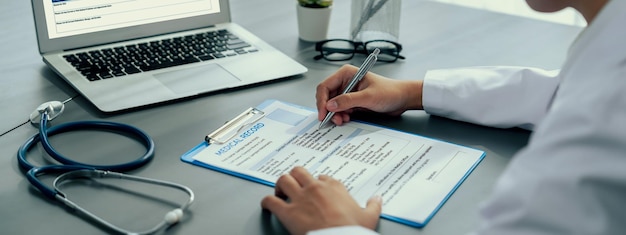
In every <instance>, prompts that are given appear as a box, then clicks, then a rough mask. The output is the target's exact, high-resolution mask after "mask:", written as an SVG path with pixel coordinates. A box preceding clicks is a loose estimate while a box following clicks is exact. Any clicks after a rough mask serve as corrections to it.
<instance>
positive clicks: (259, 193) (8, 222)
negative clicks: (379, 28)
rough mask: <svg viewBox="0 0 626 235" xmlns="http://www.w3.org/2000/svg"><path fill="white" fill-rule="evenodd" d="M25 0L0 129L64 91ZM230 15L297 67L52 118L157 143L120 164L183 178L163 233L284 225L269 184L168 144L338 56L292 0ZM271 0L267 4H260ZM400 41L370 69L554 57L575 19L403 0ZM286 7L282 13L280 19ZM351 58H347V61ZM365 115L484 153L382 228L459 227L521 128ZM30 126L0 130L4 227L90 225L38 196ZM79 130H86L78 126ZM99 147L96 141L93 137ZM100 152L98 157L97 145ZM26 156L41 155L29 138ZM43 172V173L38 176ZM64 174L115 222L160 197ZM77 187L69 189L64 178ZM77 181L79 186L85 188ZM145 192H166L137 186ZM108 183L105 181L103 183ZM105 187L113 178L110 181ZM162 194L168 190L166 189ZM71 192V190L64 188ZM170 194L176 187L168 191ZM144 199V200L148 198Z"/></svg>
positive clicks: (131, 217)
mask: <svg viewBox="0 0 626 235" xmlns="http://www.w3.org/2000/svg"><path fill="white" fill-rule="evenodd" d="M29 2H30V1H8V2H6V3H4V4H3V7H2V9H1V10H0V26H1V28H3V29H5V30H4V32H5V33H4V34H3V36H2V37H1V38H0V47H1V48H2V50H1V51H2V53H3V54H4V56H2V57H0V79H1V80H2V82H1V84H2V85H1V86H0V110H3V111H2V122H0V132H5V131H7V130H9V129H11V128H13V127H15V126H17V125H19V124H21V123H23V122H25V121H26V120H27V117H28V115H29V114H30V112H31V111H32V110H33V109H34V108H35V107H37V106H38V105H39V104H41V103H43V102H46V101H49V100H65V99H66V98H68V97H72V96H75V95H76V92H75V91H74V90H72V89H71V88H70V87H69V86H68V85H67V84H65V83H64V82H63V81H62V80H61V79H60V78H59V77H57V76H56V75H55V74H54V73H53V72H52V71H51V70H50V69H48V68H47V67H46V66H45V65H44V63H43V62H42V61H41V58H40V57H39V55H38V52H37V44H36V39H35V35H34V32H33V31H34V30H33V28H34V27H33V20H32V12H31V9H30V5H29V4H30V3H29ZM349 2H350V1H335V5H334V6H333V13H332V18H331V24H332V25H331V28H330V32H329V36H330V37H332V38H346V37H347V35H348V34H347V31H348V27H349V11H350V10H349V9H350V6H349ZM232 11H233V20H234V21H235V22H237V23H239V24H241V25H242V26H244V27H245V28H247V29H249V30H250V31H252V32H253V33H255V34H257V35H258V36H259V37H261V38H262V39H265V40H266V41H267V42H269V43H270V44H272V45H274V46H275V47H277V48H278V49H279V50H281V51H283V52H285V53H286V54H287V55H289V56H291V57H293V58H294V59H296V60H297V61H299V62H300V63H302V64H303V65H305V66H306V67H308V68H309V72H307V73H306V74H303V75H302V76H297V77H294V78H290V79H285V80H281V81H278V82H274V83H270V84H265V85H262V86H255V87H250V88H246V89H239V90H234V91H228V92H221V93H217V94H212V95H206V96H200V97H197V98H194V99H188V100H184V101H180V102H176V103H173V104H168V105H161V106H157V107H152V108H149V109H142V110H135V111H132V112H126V113H121V114H116V115H107V114H103V113H100V112H98V111H97V110H96V109H95V108H94V107H93V106H92V105H91V104H90V103H88V102H87V101H86V100H85V99H84V98H82V97H78V98H76V99H74V100H73V101H72V102H69V103H68V104H67V107H66V112H65V114H64V115H61V117H59V118H58V119H56V120H55V121H54V123H63V122H68V121H77V120H91V119H104V120H108V121H115V122H122V123H127V124H131V125H134V126H137V127H139V128H141V129H143V130H145V131H146V132H147V133H148V134H149V135H151V136H152V137H153V138H154V140H155V142H156V146H157V150H156V156H155V159H154V160H153V161H152V162H151V163H149V165H148V166H147V167H143V168H142V169H139V170H136V171H134V172H132V174H135V175H139V176H145V177H153V178H158V179H162V180H168V181H174V182H178V183H182V184H185V185H187V186H189V187H191V188H192V189H193V190H194V191H195V193H196V201H195V203H194V204H193V205H192V207H191V211H190V212H189V213H188V214H187V215H188V216H187V217H186V218H185V220H184V221H183V222H182V224H179V225H177V226H174V227H172V228H170V229H169V230H168V231H167V232H168V233H176V234H200V233H210V234H280V233H285V230H284V229H283V228H282V227H281V225H280V224H279V223H278V222H276V220H275V219H274V218H273V217H272V216H269V215H267V214H265V213H263V212H262V210H261V207H260V204H259V202H260V200H261V198H263V197H264V196H265V195H268V194H272V193H273V191H274V190H273V189H272V188H270V187H267V186H263V185H260V184H256V183H252V182H249V181H245V180H242V179H239V178H235V177H232V176H228V175H225V174H221V173H217V172H214V171H211V170H207V169H204V168H200V167H197V166H192V165H190V164H187V163H183V162H181V161H180V159H179V158H180V156H181V155H182V154H183V153H184V152H186V151H187V150H189V149H190V148H192V147H193V146H195V145H196V144H198V143H199V142H200V141H201V140H202V138H203V136H204V135H206V134H207V132H209V131H210V130H213V129H215V128H217V127H218V126H219V125H220V124H221V123H223V122H225V121H226V120H228V119H229V118H231V117H234V116H235V115H236V114H238V113H240V112H241V111H242V110H244V109H246V108H247V107H250V106H255V105H257V104H258V103H260V102H261V101H262V100H265V99H279V100H284V101H288V102H292V103H296V104H300V105H304V106H310V107H314V105H315V101H314V94H315V89H314V88H315V86H316V85H317V84H318V83H319V82H320V81H321V80H322V79H324V78H325V77H326V76H328V75H329V74H331V73H332V72H333V71H335V70H336V69H337V68H338V67H339V66H340V64H337V63H329V62H325V61H314V60H313V59H312V58H313V57H314V56H315V55H316V53H315V51H314V49H313V44H312V43H307V42H302V41H300V40H298V38H297V28H296V25H297V23H296V18H295V17H296V15H295V14H296V11H295V2H292V1H288V0H281V1H243V0H233V1H232ZM269 12H271V13H269ZM401 14H402V15H401V30H400V42H401V43H402V44H403V46H404V51H403V52H402V54H403V55H405V56H406V58H407V59H406V60H405V61H400V62H397V63H393V64H382V63H381V64H377V65H376V66H374V68H373V69H372V71H373V72H376V73H380V74H384V75H386V76H389V77H393V78H397V79H420V78H422V76H423V74H424V72H425V71H426V70H428V69H437V68H449V67H459V66H474V65H521V66H536V67H541V68H546V69H557V68H559V66H560V64H561V63H562V62H563V60H564V55H565V53H566V51H567V48H568V45H569V44H570V43H571V41H572V40H574V38H575V37H576V35H577V34H578V33H579V32H580V28H577V27H573V26H566V25H558V24H553V23H548V22H542V21H537V20H532V19H526V18H520V17H516V16H510V15H503V14H498V13H493V12H486V11H481V10H475V9H470V8H464V7H458V6H452V5H446V4H440V3H434V2H428V1H404V2H403V8H402V13H401ZM285 19H291V20H285ZM361 60H362V58H360V59H359V58H357V59H354V60H353V61H351V63H353V64H359V63H360V62H361ZM364 118H365V119H366V120H367V121H371V122H375V123H378V124H381V125H385V126H389V127H391V128H396V129H400V130H404V131H407V132H411V133H416V134H420V135H424V136H428V137H433V138H438V139H442V140H446V141H450V142H454V143H458V144H462V145H467V146H472V147H476V148H479V149H482V150H485V151H486V152H487V156H486V158H485V159H484V160H483V161H482V162H481V163H480V165H479V166H478V167H477V168H476V170H475V171H474V172H473V173H472V174H471V175H470V176H469V177H468V178H467V180H466V181H465V182H464V183H463V184H462V185H461V187H459V189H458V190H457V191H456V193H455V194H454V195H453V196H452V197H451V198H450V199H449V200H448V202H447V203H446V204H444V206H443V207H442V208H441V210H440V211H439V212H438V213H437V214H436V215H435V216H434V217H433V219H432V220H431V222H430V223H429V224H428V225H427V226H426V227H424V228H422V229H416V228H411V227H408V226H404V225H400V224H397V223H394V222H390V221H387V220H381V222H380V225H379V231H380V232H381V233H384V234H417V233H419V234H460V233H464V232H467V231H469V230H472V229H473V228H474V227H475V226H476V224H477V220H476V212H477V208H478V205H479V203H480V201H481V200H483V198H485V197H486V196H488V195H489V192H490V190H491V187H492V185H493V183H494V182H495V180H496V179H497V177H498V176H499V175H500V173H501V172H502V170H503V169H504V167H505V166H506V164H507V163H508V162H509V160H510V158H511V157H512V156H513V154H514V153H515V152H516V151H518V150H519V149H520V148H521V147H523V146H524V145H525V144H526V142H527V139H528V136H529V133H528V132H525V131H521V130H517V129H508V130H501V129H494V128H487V127H481V126H476V125H472V124H467V123H462V122H457V121H452V120H448V119H444V118H439V117H434V116H429V115H427V114H425V113H424V112H423V111H410V112H407V113H405V114H404V115H403V116H402V117H399V118H384V117H364ZM35 133H36V130H35V129H34V128H32V127H30V125H28V124H27V125H24V126H21V127H19V128H17V129H15V130H13V131H12V132H10V133H8V134H6V135H4V136H1V137H0V151H1V153H2V157H1V158H0V163H1V164H0V185H1V187H0V198H1V200H0V208H1V209H0V217H2V218H3V219H2V221H0V228H2V231H3V232H2V233H6V234H43V233H46V234H50V233H52V234H61V233H63V234H65V233H72V234H98V233H106V231H105V230H102V229H99V228H97V227H95V226H94V225H93V224H92V223H90V222H89V221H88V220H85V219H83V218H82V217H79V216H76V215H75V214H72V213H71V212H69V211H68V210H65V209H61V207H60V206H59V205H58V204H57V203H53V202H50V201H48V200H44V198H43V197H42V196H41V194H40V193H38V192H37V191H36V190H34V189H33V188H32V187H30V185H29V184H28V182H27V180H26V179H25V178H24V176H23V174H22V172H21V171H20V169H19V168H18V166H17V160H16V159H15V153H16V151H17V149H18V147H19V146H20V145H21V144H22V143H23V141H24V140H26V139H27V138H28V137H30V136H31V135H33V134H35ZM86 137H88V138H86ZM52 141H53V144H54V145H55V146H57V148H58V149H59V150H60V151H61V152H62V153H65V154H67V155H70V156H81V157H86V158H89V157H93V158H98V157H99V158H100V159H106V161H109V160H110V161H115V160H120V159H123V158H124V157H129V156H130V157H132V156H138V154H141V152H142V151H143V149H142V148H141V147H140V146H139V145H138V144H136V143H133V141H129V140H125V139H124V138H119V136H115V135H113V134H105V133H93V132H88V131H85V132H79V133H75V134H74V133H72V134H68V135H66V136H59V137H53V140H52ZM102 146H104V148H97V147H102ZM103 156H104V157H103ZM29 158H31V159H33V160H34V161H36V162H40V163H41V162H43V160H40V159H42V157H41V151H40V150H33V151H31V153H30V155H29ZM45 180H49V179H45ZM85 185H86V186H83V187H82V188H80V186H81V185H80V184H77V185H72V186H71V187H69V188H68V190H69V191H70V192H71V193H72V195H70V196H69V197H71V198H72V199H75V200H77V201H79V202H82V203H84V205H85V206H86V207H88V208H89V209H93V210H94V211H96V213H99V214H101V215H102V216H103V217H105V218H107V219H110V220H112V221H113V222H115V223H118V224H119V225H120V226H122V227H127V228H135V229H142V228H147V227H149V226H150V225H151V224H152V223H155V222H157V221H159V220H160V219H161V218H162V216H161V213H162V211H164V208H166V207H167V205H165V206H164V205H163V204H167V203H165V202H163V201H158V199H154V198H146V197H145V195H144V196H141V195H139V196H138V197H137V198H134V197H133V196H132V195H131V196H126V197H118V196H119V195H116V194H115V193H108V192H104V191H105V190H103V188H105V187H96V186H93V185H91V186H89V185H87V184H85ZM76 188H78V189H76ZM85 188H87V189H89V190H86V189H85ZM148 190H149V191H150V190H151V191H150V192H152V193H153V194H154V195H155V196H157V197H158V196H160V195H166V196H169V195H170V194H172V193H168V192H165V190H160V189H158V190H157V189H154V190H152V189H148ZM109 191H111V190H109ZM113 191H115V190H113ZM172 195H173V194H172ZM73 197H75V198H73ZM172 197H176V195H173V196H172ZM152 204H154V205H152Z"/></svg>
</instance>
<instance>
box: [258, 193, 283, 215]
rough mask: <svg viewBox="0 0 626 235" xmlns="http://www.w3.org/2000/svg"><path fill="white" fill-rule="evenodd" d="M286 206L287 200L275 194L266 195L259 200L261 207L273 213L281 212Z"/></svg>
mask: <svg viewBox="0 0 626 235" xmlns="http://www.w3.org/2000/svg"><path fill="white" fill-rule="evenodd" d="M287 206H288V205H287V202H285V201H284V200H282V199H280V198H278V197H275V196H267V197H265V198H263V200H261V208H263V209H266V210H269V211H271V212H272V213H273V214H281V213H282V211H283V208H286V207H287Z"/></svg>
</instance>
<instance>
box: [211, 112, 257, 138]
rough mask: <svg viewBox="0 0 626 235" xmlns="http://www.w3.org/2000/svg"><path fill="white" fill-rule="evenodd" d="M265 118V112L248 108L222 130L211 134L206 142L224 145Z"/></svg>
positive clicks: (225, 124) (218, 129)
mask: <svg viewBox="0 0 626 235" xmlns="http://www.w3.org/2000/svg"><path fill="white" fill-rule="evenodd" d="M264 116H265V112H263V111H261V110H259V109H257V108H248V109H247V110H246V111H244V112H243V113H241V114H239V115H237V117H235V118H234V119H232V120H230V121H228V122H226V123H224V125H222V126H221V127H220V128H217V130H215V131H213V132H211V134H208V135H207V136H206V137H204V141H206V142H207V143H208V144H223V143H226V142H227V141H229V140H230V139H232V138H233V137H235V136H236V135H237V133H239V132H240V131H241V130H242V129H243V128H245V127H247V126H250V125H252V124H254V123H255V122H257V121H259V120H261V118H263V117H264Z"/></svg>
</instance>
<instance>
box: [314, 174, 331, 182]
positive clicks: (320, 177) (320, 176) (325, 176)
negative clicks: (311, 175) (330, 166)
mask: <svg viewBox="0 0 626 235" xmlns="http://www.w3.org/2000/svg"><path fill="white" fill-rule="evenodd" d="M317 179H319V180H320V181H329V180H331V179H332V177H330V176H328V175H319V176H318V177H317Z"/></svg>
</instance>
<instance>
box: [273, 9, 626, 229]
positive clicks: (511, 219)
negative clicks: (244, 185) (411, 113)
mask: <svg viewBox="0 0 626 235" xmlns="http://www.w3.org/2000/svg"><path fill="white" fill-rule="evenodd" d="M527 3H528V4H529V5H530V6H531V7H532V8H533V9H535V10H537V11H541V12H553V11H558V10H561V9H563V8H566V7H572V8H574V9H576V10H577V11H579V12H580V13H581V14H582V15H583V16H584V18H585V19H586V20H587V22H588V27H587V28H586V29H585V30H584V31H583V32H582V33H581V35H579V37H578V38H577V40H576V41H575V42H574V43H573V45H572V46H571V48H570V51H569V53H568V58H567V60H566V62H565V64H564V65H563V67H562V69H561V71H560V72H558V71H542V70H539V69H532V68H514V67H480V68H461V69H455V70H439V71H430V72H428V73H427V74H426V76H425V78H424V79H423V80H418V81H399V80H391V79H388V78H385V77H382V76H380V75H376V74H373V73H369V74H367V76H365V78H364V79H363V80H362V81H361V83H360V84H359V85H358V87H357V90H358V91H356V92H353V93H349V94H346V95H337V94H340V92H341V90H342V84H347V82H346V81H347V80H348V79H350V78H351V77H352V75H353V74H354V73H355V72H356V68H355V67H353V66H348V65H346V66H344V67H342V68H341V69H340V70H339V71H337V72H336V73H335V74H333V75H331V76H330V77H329V78H327V79H326V80H325V81H323V82H322V83H321V84H319V86H318V88H317V97H316V98H317V109H318V111H319V119H320V120H321V119H322V118H323V117H324V116H325V115H326V113H327V112H329V111H332V112H337V114H338V115H335V116H334V118H333V120H332V121H333V122H334V123H335V124H337V125H341V124H343V123H345V122H348V121H350V113H351V112H352V111H354V110H355V109H356V108H359V109H367V110H370V111H375V112H380V113H388V114H391V115H400V114H402V113H403V112H404V111H406V110H411V109H424V110H425V111H426V112H428V113H430V114H432V115H439V116H444V117H448V118H452V119H457V120H462V121H468V122H473V123H478V124H483V125H488V126H494V127H503V128H506V127H522V128H527V129H532V130H533V135H532V136H531V138H530V141H529V143H528V145H527V146H526V148H524V149H523V150H522V151H520V152H519V153H518V154H517V155H516V156H515V158H514V159H513V160H512V161H511V162H510V164H509V166H508V168H507V169H506V170H505V171H504V172H503V174H502V175H501V178H500V179H499V181H498V182H497V184H496V185H495V187H494V189H493V194H492V195H491V196H490V197H489V198H487V200H486V201H485V203H484V204H483V206H482V208H481V210H480V218H481V224H480V226H479V227H478V228H477V231H475V234H498V235H500V234H626V170H625V169H626V30H625V29H626V1H625V0H527ZM283 198H289V201H285V200H283ZM261 206H262V207H263V208H265V209H267V210H269V211H271V212H272V213H273V214H275V215H276V217H277V218H278V219H279V220H280V221H282V223H283V224H284V225H285V227H286V228H287V229H288V230H289V231H290V232H292V233H294V234H306V233H309V234H376V233H375V232H374V231H373V230H372V229H375V227H376V224H377V221H378V218H379V215H380V212H381V199H380V197H377V196H374V197H372V199H370V200H369V201H368V203H367V206H366V207H365V208H361V207H359V205H357V204H356V202H354V200H353V199H352V198H351V197H350V195H349V194H348V192H347V191H346V189H345V188H344V186H343V185H342V184H341V183H340V182H338V181H336V180H334V179H332V178H330V177H328V176H319V178H317V179H316V178H313V177H312V176H311V175H310V174H309V173H308V172H307V171H306V170H305V169H303V168H300V167H296V168H294V169H293V170H292V171H291V173H290V174H288V175H284V176H282V177H281V178H279V180H278V181H277V183H276V195H271V196H267V197H265V198H264V199H263V200H262V202H261Z"/></svg>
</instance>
